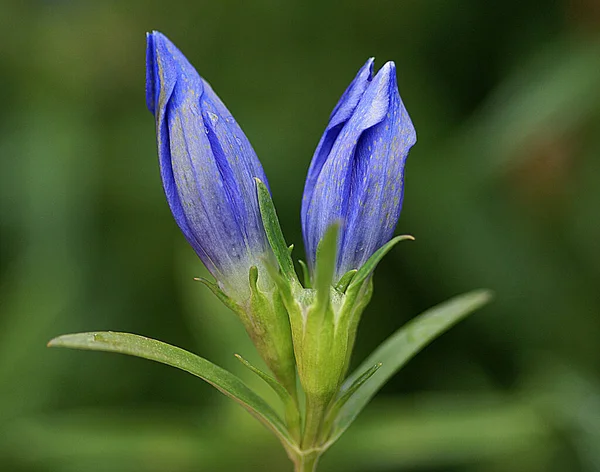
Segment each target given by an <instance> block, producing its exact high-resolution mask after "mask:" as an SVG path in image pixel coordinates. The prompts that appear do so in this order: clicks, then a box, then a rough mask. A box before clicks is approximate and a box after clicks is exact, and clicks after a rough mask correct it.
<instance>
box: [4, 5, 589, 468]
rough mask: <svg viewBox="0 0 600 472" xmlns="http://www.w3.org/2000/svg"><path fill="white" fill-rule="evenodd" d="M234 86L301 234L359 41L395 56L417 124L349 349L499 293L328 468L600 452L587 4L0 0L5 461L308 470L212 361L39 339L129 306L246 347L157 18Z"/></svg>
mask: <svg viewBox="0 0 600 472" xmlns="http://www.w3.org/2000/svg"><path fill="white" fill-rule="evenodd" d="M151 29H158V30H160V31H162V32H164V33H165V34H167V35H168V36H169V37H170V38H171V39H172V40H173V41H174V42H175V43H176V44H177V45H178V46H179V47H180V48H181V49H182V51H184V53H185V54H186V55H187V56H188V58H189V59H190V60H191V61H192V63H193V64H195V65H196V67H197V69H198V70H199V71H200V73H201V74H202V75H203V76H204V77H205V78H207V80H209V81H210V82H211V83H212V85H213V86H214V88H215V90H216V91H217V92H218V93H219V95H220V96H221V97H222V99H223V100H224V101H225V103H227V105H228V106H229V108H230V110H231V111H232V113H233V114H234V116H235V117H236V119H237V121H238V122H239V123H240V124H241V125H242V127H243V128H244V131H245V132H246V134H247V135H248V137H249V138H250V140H251V142H252V143H253V145H254V147H255V149H256V151H257V153H258V155H259V157H260V158H261V160H262V163H263V165H264V168H265V171H266V173H267V175H268V176H269V180H270V184H271V188H272V191H273V196H274V199H275V203H276V205H277V208H278V211H279V214H280V218H281V220H282V226H283V229H284V232H285V234H286V237H287V239H288V241H289V242H294V243H295V244H296V248H297V249H296V252H295V256H296V258H299V257H302V246H301V243H302V238H301V233H300V224H299V207H300V200H301V195H302V189H303V182H304V176H305V173H306V170H307V168H308V165H309V162H310V158H311V156H312V152H313V151H314V148H315V146H316V144H317V142H318V140H319V137H320V135H321V133H322V131H323V129H324V127H325V125H326V123H327V118H328V115H329V113H330V111H331V109H332V108H333V106H334V104H335V103H336V101H337V99H338V98H339V96H340V94H341V93H342V91H343V90H344V88H345V87H346V86H347V84H348V83H349V81H350V80H351V79H352V77H353V76H354V74H355V72H356V71H357V70H358V68H359V67H360V66H361V65H362V64H363V63H364V61H365V60H366V59H367V58H368V57H369V56H376V59H377V66H378V67H379V66H381V65H382V64H383V63H384V61H386V60H394V61H396V64H397V68H398V81H399V86H400V91H401V93H402V96H403V99H404V101H405V104H406V106H407V108H408V110H409V112H410V114H411V116H412V118H413V121H414V123H415V126H416V128H417V133H418V137H419V142H418V143H417V146H416V147H415V148H414V149H413V151H412V152H411V155H410V158H409V161H408V164H407V169H406V193H405V200H404V210H403V214H402V217H401V220H400V223H399V226H398V232H400V233H410V234H413V235H415V237H416V238H417V241H416V242H415V243H403V244H402V245H400V246H399V247H398V248H396V249H395V250H394V251H393V252H392V254H391V255H390V256H388V258H387V259H386V260H384V262H383V263H382V264H381V266H380V268H379V269H378V271H377V274H376V278H375V280H376V289H375V295H374V301H373V302H372V304H371V306H370V307H369V309H368V310H367V311H366V313H365V315H364V317H363V320H364V321H363V322H362V325H361V329H360V332H359V340H358V344H357V348H356V352H355V362H358V361H360V360H361V359H362V358H364V357H365V356H366V355H367V354H368V353H369V352H370V351H371V350H372V349H373V348H374V347H375V346H377V344H378V343H379V342H381V341H382V340H383V339H385V338H386V337H387V336H388V335H389V334H391V333H392V332H393V331H394V330H395V329H397V328H398V327H400V326H401V325H402V324H403V323H405V322H406V321H407V320H409V319H410V318H412V317H413V316H415V315H416V314H418V313H420V312H421V311H423V310H424V309H426V308H428V307H429V306H431V305H434V304H436V303H439V302H441V301H443V300H445V299H446V298H448V297H450V296H452V295H455V294H458V293H461V292H463V291H467V290H470V289H473V288H478V287H488V288H491V289H493V290H494V291H495V292H496V299H495V301H494V303H493V304H492V305H491V306H489V307H488V308H486V309H484V310H483V311H481V312H478V313H476V314H475V315H473V316H472V317H471V318H469V319H468V320H467V321H465V322H463V323H462V324H460V325H459V326H458V327H456V328H454V329H453V330H451V331H450V332H449V333H448V334H446V335H444V336H443V337H442V338H441V339H440V340H438V341H436V342H434V343H433V345H431V346H430V347H428V348H427V349H425V351H424V352H422V353H421V354H420V355H419V356H417V358H416V359H414V360H413V361H411V363H410V364H409V365H408V366H407V367H406V368H405V369H404V370H403V371H402V372H401V373H400V374H399V375H397V376H396V377H395V378H394V379H393V380H392V382H391V383H390V384H388V385H387V386H386V387H385V388H384V390H383V391H382V392H381V393H380V394H379V396H378V397H377V398H376V400H375V401H374V402H373V403H372V405H370V406H369V407H368V408H367V409H366V410H365V412H364V413H363V414H362V416H361V417H360V418H359V420H358V421H357V422H356V423H355V424H354V425H353V426H352V428H351V429H350V430H349V431H348V433H347V434H346V435H345V437H343V438H342V439H341V440H340V442H339V443H338V444H336V445H335V446H334V447H333V448H332V449H331V451H330V452H328V453H327V454H326V456H325V458H324V460H323V462H322V467H321V469H322V470H323V471H324V472H325V471H355V472H377V471H424V472H438V471H456V472H459V471H460V472H463V471H464V472H480V471H481V472H494V471H507V470H516V471H523V472H537V471H561V472H564V471H569V472H570V471H574V472H577V471H598V470H600V381H599V373H600V341H599V339H600V291H599V288H600V217H599V216H600V214H599V206H600V3H599V2H598V1H597V0H561V1H559V0H557V1H541V0H505V1H502V2H495V1H490V2H486V1H482V0H454V1H448V0H395V1H392V0H387V1H370V2H367V1H365V0H347V1H345V2H333V1H307V0H304V1H301V0H295V1H289V2H284V1H276V0H255V1H252V2H250V1H248V2H241V1H239V2H235V1H232V0H214V1H212V2H207V1H184V0H170V1H168V2H154V1H142V0H134V1H117V0H114V1H91V0H87V1H86V0H78V1H77V0H71V1H69V0H62V1H61V0H45V1H42V0H38V1H35V0H26V1H21V0H14V1H10V0H2V1H0V104H1V107H0V241H1V244H0V260H1V263H0V470H2V471H7V472H12V471H16V472H20V471H24V472H25V471H26V472H38V471H40V472H41V471H48V472H75V471H78V472H80V471H86V472H87V471H89V472H104V471H116V472H120V471H123V472H128V471H133V472H138V471H139V472H154V471H161V472H162V471H169V472H188V471H189V472H192V471H194V472H195V471H221V470H222V471H242V470H243V471H246V470H247V471H285V470H291V466H289V465H288V463H287V459H286V457H285V455H284V453H283V452H282V450H281V448H280V446H279V444H278V443H277V441H276V440H275V439H274V438H273V437H271V436H270V435H269V433H268V432H267V431H266V430H265V429H264V428H262V426H260V425H259V424H258V423H257V422H255V420H254V419H252V418H251V417H250V416H249V415H248V414H247V413H246V412H244V411H243V410H242V409H241V408H240V407H239V406H237V405H236V404H234V403H233V402H231V401H230V400H228V399H226V398H225V397H223V396H222V395H220V394H219V393H218V392H216V391H215V390H213V389H212V388H211V387H209V386H208V385H206V384H204V383H203V382H201V381H200V380H198V379H196V378H194V377H192V376H189V375H186V374H184V373H182V372H179V371H176V370H175V369H170V368H168V367H165V366H162V365H158V364H153V363H151V362H148V361H142V360H138V359H133V358H127V357H124V356H115V355H109V354H102V353H84V352H76V351H67V350H48V349H47V348H46V347H45V343H46V342H47V341H48V340H49V339H50V338H52V337H54V336H56V335H58V334H61V333H65V332H76V331H91V330H107V329H111V330H119V331H130V332H135V333H138V334H143V335H146V336H150V337H154V338H158V339H161V340H163V341H166V342H169V343H172V344H176V345H178V346H181V347H184V348H186V349H189V350H191V351H193V352H196V353H198V354H200V355H202V356H204V357H207V358H209V359H211V360H213V361H214V362H216V363H218V364H220V365H222V366H224V367H226V368H229V369H231V370H232V371H234V372H236V373H237V374H239V375H240V376H242V377H243V378H244V379H246V380H247V382H248V383H250V384H251V385H252V386H254V387H256V388H257V389H260V390H261V392H263V393H264V394H265V395H269V392H266V391H265V388H264V386H262V385H260V383H259V381H257V380H256V379H254V378H252V376H251V374H249V373H247V372H246V371H245V370H244V368H243V366H241V365H240V364H239V363H237V361H236V360H235V359H234V357H233V353H235V352H239V353H241V354H242V355H244V356H246V357H248V358H250V359H252V360H256V356H255V354H254V352H253V348H252V346H251V344H250V343H249V341H248V340H247V339H246V336H245V333H244V332H243V329H242V328H241V326H240V324H239V323H238V322H237V320H236V319H235V317H234V316H233V315H232V314H231V313H229V312H227V311H226V310H225V309H224V308H223V307H222V306H220V305H219V303H218V302H217V301H216V300H215V299H214V298H213V297H212V296H211V294H210V293H208V290H206V289H205V288H204V287H203V286H201V285H199V284H197V283H195V282H193V280H192V278H193V276H197V275H201V274H202V273H203V271H204V269H203V268H202V266H201V264H200V262H199V260H197V258H196V257H195V254H194V253H193V251H192V250H191V249H190V248H189V247H188V246H187V245H186V243H185V241H184V238H183V237H182V236H181V235H180V233H179V231H178V229H177V227H176V225H175V223H174V222H173V220H172V218H171V215H170V214H169V210H168V207H167V204H166V202H165V199H164V196H163V193H162V189H161V184H160V179H159V175H158V165H157V156H156V149H155V135H154V123H153V119H152V116H151V115H150V113H149V112H148V111H147V109H146V107H145V102H144V73H145V69H144V59H145V37H144V33H145V32H146V31H148V30H151Z"/></svg>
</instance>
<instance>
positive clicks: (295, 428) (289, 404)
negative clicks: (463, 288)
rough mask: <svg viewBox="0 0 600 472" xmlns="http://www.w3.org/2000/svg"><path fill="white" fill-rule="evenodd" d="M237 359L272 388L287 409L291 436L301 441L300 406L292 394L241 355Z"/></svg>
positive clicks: (286, 415)
mask: <svg viewBox="0 0 600 472" xmlns="http://www.w3.org/2000/svg"><path fill="white" fill-rule="evenodd" d="M234 355H235V357H236V359H237V360H239V361H240V362H241V363H242V364H244V365H245V366H246V367H247V368H248V369H250V370H251V371H252V372H253V373H255V374H256V375H258V376H259V377H260V378H261V379H262V380H263V381H264V382H266V383H267V384H268V385H269V387H271V388H272V389H273V390H274V391H275V393H276V394H277V395H278V396H279V398H280V399H281V401H282V402H283V405H284V407H285V417H286V420H287V423H288V427H289V431H290V434H291V435H293V436H294V437H295V438H296V440H297V441H299V440H300V435H301V426H300V424H301V420H300V411H299V410H298V406H297V403H296V400H295V399H294V398H292V396H291V395H290V392H288V391H287V390H286V389H285V387H284V386H283V385H281V384H280V383H279V382H278V381H277V380H275V379H274V378H273V377H271V376H270V375H269V374H267V373H265V372H263V371H262V370H260V369H259V368H258V367H255V366H254V365H252V364H251V363H250V362H248V361H247V360H246V359H244V358H243V357H242V356H240V355H239V354H234Z"/></svg>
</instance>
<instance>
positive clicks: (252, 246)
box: [146, 32, 271, 300]
mask: <svg viewBox="0 0 600 472" xmlns="http://www.w3.org/2000/svg"><path fill="white" fill-rule="evenodd" d="M146 102H147V105H148V108H149V109H150V111H151V112H152V113H153V114H154V116H155V118H156V134H157V140H158V155H159V161H160V173H161V177H162V182H163V186H164V190H165V194H166V196H167V200H168V202H169V206H170V208H171V211H172V213H173V216H174V217H175V221H176V222H177V224H178V225H179V227H180V228H181V231H182V232H183V234H184V235H185V237H186V239H187V241H188V242H189V243H190V245H191V246H192V247H193V248H194V250H195V251H196V253H197V254H198V256H199V257H200V259H201V260H202V262H203V263H204V264H205V265H206V267H207V268H208V270H209V271H210V272H211V274H212V275H213V276H214V277H215V278H216V279H217V281H218V282H219V284H220V285H221V287H222V288H223V290H224V291H225V292H226V293H227V294H228V295H229V296H231V297H233V298H236V299H238V300H239V299H240V298H246V297H247V296H249V293H250V292H249V284H248V273H249V269H250V267H251V266H258V267H261V266H262V261H263V258H264V257H265V255H266V254H271V250H270V247H269V243H268V241H267V238H266V235H265V232H264V229H263V226H262V222H261V217H260V211H259V207H258V200H257V195H256V184H255V180H254V178H255V177H258V178H259V179H260V180H261V181H262V182H265V184H266V183H267V178H266V176H265V174H264V172H263V169H262V167H261V165H260V162H259V161H258V158H257V157H256V154H255V152H254V150H253V149H252V146H251V145H250V143H249V141H248V139H247V138H246V136H245V135H244V133H243V132H242V130H241V128H240V127H239V125H238V124H237V122H236V121H235V120H234V119H233V117H232V116H231V113H230V112H229V111H228V110H227V108H226V107H225V105H224V104H223V102H222V101H221V100H220V99H219V97H218V96H217V95H216V94H215V92H214V91H213V90H212V88H211V87H210V85H209V84H208V83H207V82H206V81H205V80H204V79H203V78H202V77H200V75H199V74H198V73H197V72H196V70H195V69H194V67H193V66H192V65H191V64H190V63H189V62H188V60H187V59H186V58H185V56H184V55H183V54H182V53H181V52H180V51H179V49H177V47H175V45H174V44H173V43H172V42H171V41H169V39H167V38H166V37H165V36H164V35H163V34H161V33H158V32H153V33H149V34H148V36H147V50H146ZM261 273H266V272H265V271H261Z"/></svg>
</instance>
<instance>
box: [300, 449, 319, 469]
mask: <svg viewBox="0 0 600 472" xmlns="http://www.w3.org/2000/svg"><path fill="white" fill-rule="evenodd" d="M320 457H321V451H320V450H312V451H310V452H309V451H303V453H301V454H299V455H298V456H297V457H296V459H295V460H294V472H315V471H316V470H317V463H318V462H319V458H320Z"/></svg>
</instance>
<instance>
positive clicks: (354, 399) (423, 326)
mask: <svg viewBox="0 0 600 472" xmlns="http://www.w3.org/2000/svg"><path fill="white" fill-rule="evenodd" d="M491 296H492V294H491V292H490V291H488V290H475V291H473V292H469V293H466V294H463V295H459V296H457V297H454V298H452V299H450V300H448V301H446V302H444V303H442V304H440V305H437V306H435V307H433V308H430V309H429V310H427V311H426V312H424V313H422V314H421V315H419V316H417V317H416V318H415V319H413V320H411V321H409V322H408V323H407V324H406V325H404V326H403V327H402V328H400V329H399V330H398V331H396V332H395V333H394V334H393V335H392V336H390V337H389V338H388V339H387V340H385V341H384V342H383V343H382V344H381V345H380V346H379V347H378V348H377V349H375V351H373V353H372V354H371V355H370V356H369V357H368V358H367V359H366V360H365V361H364V362H363V363H362V364H361V365H360V366H359V367H358V368H357V369H356V371H355V372H354V373H353V374H352V375H350V376H349V377H348V378H347V379H346V381H345V382H344V384H343V385H342V388H341V390H340V392H341V393H340V396H343V395H344V392H345V391H347V390H349V389H351V388H352V386H353V385H354V384H355V382H357V381H358V380H359V379H360V377H361V376H362V375H363V374H362V373H363V372H365V371H366V370H367V369H369V368H370V367H371V366H373V365H375V364H377V363H380V362H381V363H382V364H383V365H382V367H381V368H380V369H379V373H378V375H377V376H375V377H373V378H372V379H371V381H370V382H367V383H365V384H364V385H363V386H362V388H360V389H358V390H356V392H355V393H354V394H353V395H351V396H350V398H349V399H348V401H347V402H346V404H345V405H344V406H343V407H342V408H341V409H340V412H339V414H338V417H337V418H336V420H335V425H334V429H333V433H332V435H331V439H330V440H329V441H328V445H330V444H332V443H333V442H335V441H336V440H337V439H338V438H339V437H340V436H341V434H342V433H343V432H344V431H345V430H346V429H347V428H348V426H350V424H351V423H352V421H354V419H355V418H356V417H357V416H358V414H359V413H360V412H361V411H362V409H363V408H364V407H365V406H366V405H367V403H368V402H369V401H370V400H371V398H373V396H374V395H375V394H376V393H377V392H378V391H379V389H380V388H381V387H383V385H384V384H385V383H386V382H387V381H388V380H389V379H390V378H391V377H392V376H393V375H394V374H396V372H398V371H399V370H400V369H401V368H402V367H403V366H404V365H405V364H406V363H407V362H408V361H409V360H410V359H412V357H413V356H414V355H415V354H417V353H418V352H419V351H420V350H421V349H423V348H424V347H425V346H426V345H427V344H429V343H430V342H431V341H433V340H434V339H435V338H437V337H438V336H439V335H440V334H442V333H444V332H445V331H446V330H448V329H449V328H450V327H451V326H453V325H454V324H455V323H457V322H458V321H460V320H462V319H463V318H465V317H466V316H467V315H468V314H470V313H472V312H473V311H475V310H477V309H478V308H481V307H482V306H483V305H485V304H486V303H488V302H489V300H490V299H491Z"/></svg>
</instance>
